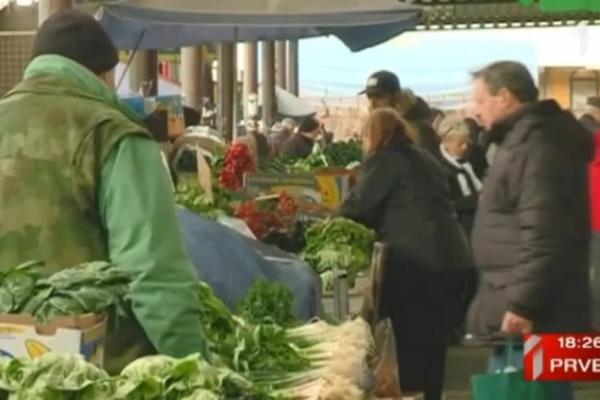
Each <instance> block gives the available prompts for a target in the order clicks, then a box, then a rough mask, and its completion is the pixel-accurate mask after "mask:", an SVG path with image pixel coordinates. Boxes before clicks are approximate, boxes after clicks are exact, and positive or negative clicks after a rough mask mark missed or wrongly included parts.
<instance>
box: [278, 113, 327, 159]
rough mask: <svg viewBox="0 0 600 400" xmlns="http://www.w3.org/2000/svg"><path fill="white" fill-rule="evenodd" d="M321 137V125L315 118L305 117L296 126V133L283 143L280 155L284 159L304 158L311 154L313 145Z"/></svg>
mask: <svg viewBox="0 0 600 400" xmlns="http://www.w3.org/2000/svg"><path fill="white" fill-rule="evenodd" d="M322 135H323V124H322V123H321V121H319V120H318V119H317V118H316V117H314V116H311V117H306V118H304V119H303V120H302V121H301V122H300V125H298V128H297V131H296V133H294V134H293V135H292V136H291V137H290V138H289V139H288V140H286V141H285V143H284V144H283V147H282V149H281V155H282V156H283V157H286V158H291V159H299V158H306V157H308V156H309V155H311V154H312V152H313V148H314V147H315V143H316V142H317V141H318V140H319V139H320V138H321V136H322Z"/></svg>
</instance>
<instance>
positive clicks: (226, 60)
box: [217, 43, 237, 141]
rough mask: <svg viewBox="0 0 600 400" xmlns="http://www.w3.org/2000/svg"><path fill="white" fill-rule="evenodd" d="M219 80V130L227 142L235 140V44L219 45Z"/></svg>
mask: <svg viewBox="0 0 600 400" xmlns="http://www.w3.org/2000/svg"><path fill="white" fill-rule="evenodd" d="M218 74H219V78H218V99H217V129H218V130H219V132H221V133H222V134H223V136H224V137H225V139H226V140H229V141H230V140H233V129H234V104H233V103H234V101H235V94H234V90H235V82H236V81H237V79H236V68H235V44H233V43H221V44H220V45H219V72H218Z"/></svg>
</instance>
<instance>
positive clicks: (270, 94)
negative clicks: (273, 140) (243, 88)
mask: <svg viewBox="0 0 600 400" xmlns="http://www.w3.org/2000/svg"><path fill="white" fill-rule="evenodd" d="M262 72H263V74H262V121H263V124H264V128H265V129H268V128H270V127H271V126H272V125H273V124H274V123H275V115H276V108H277V105H276V100H275V45H274V43H273V42H263V43H262Z"/></svg>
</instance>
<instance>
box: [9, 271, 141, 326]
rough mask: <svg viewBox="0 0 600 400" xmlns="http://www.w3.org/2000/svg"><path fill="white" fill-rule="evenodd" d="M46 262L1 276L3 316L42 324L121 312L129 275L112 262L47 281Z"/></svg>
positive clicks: (63, 273)
mask: <svg viewBox="0 0 600 400" xmlns="http://www.w3.org/2000/svg"><path fill="white" fill-rule="evenodd" d="M42 267H43V263H42V262H29V263H25V264H22V265H19V266H17V267H15V268H12V269H9V270H6V271H3V272H0V313H1V314H28V315H32V316H34V317H36V318H37V319H38V320H40V321H48V320H50V319H52V318H53V317H56V316H72V315H82V314H87V313H98V312H102V311H105V310H106V309H108V308H109V307H111V306H116V307H117V308H118V310H121V309H122V308H121V306H122V302H123V298H124V296H125V295H126V293H127V290H128V285H129V276H128V274H126V273H124V272H121V271H119V270H118V269H116V268H115V267H114V265H112V264H110V263H108V262H102V261H98V262H91V263H85V264H81V265H79V266H76V267H73V268H67V269H64V270H61V271H59V272H57V273H55V274H53V275H50V276H48V277H44V275H43V268H42Z"/></svg>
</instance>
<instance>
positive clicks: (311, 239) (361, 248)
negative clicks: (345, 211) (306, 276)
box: [300, 218, 375, 288]
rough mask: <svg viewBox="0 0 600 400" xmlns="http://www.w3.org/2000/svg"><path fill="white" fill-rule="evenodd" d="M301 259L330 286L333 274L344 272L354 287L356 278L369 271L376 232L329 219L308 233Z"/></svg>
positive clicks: (338, 219)
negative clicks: (339, 271) (338, 271)
mask: <svg viewBox="0 0 600 400" xmlns="http://www.w3.org/2000/svg"><path fill="white" fill-rule="evenodd" d="M305 239H306V246H305V248H304V250H303V251H302V253H301V255H300V256H301V258H302V259H303V260H304V261H306V262H307V263H308V264H309V265H311V266H312V267H313V268H314V269H315V271H317V272H318V273H319V274H321V278H322V280H323V282H324V286H325V287H326V288H330V287H331V282H332V280H333V271H334V270H335V269H338V270H344V271H346V272H347V273H348V280H349V282H350V284H351V285H352V284H353V283H354V281H355V280H356V277H357V275H358V274H359V273H360V272H362V271H365V270H367V269H369V267H370V265H371V255H372V252H373V245H374V243H375V232H373V231H372V230H370V229H368V228H366V227H364V226H363V225H361V224H359V223H356V222H354V221H351V220H349V219H346V218H328V219H326V220H324V221H322V222H318V223H316V224H314V225H312V226H311V227H309V228H308V229H307V230H306V233H305Z"/></svg>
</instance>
